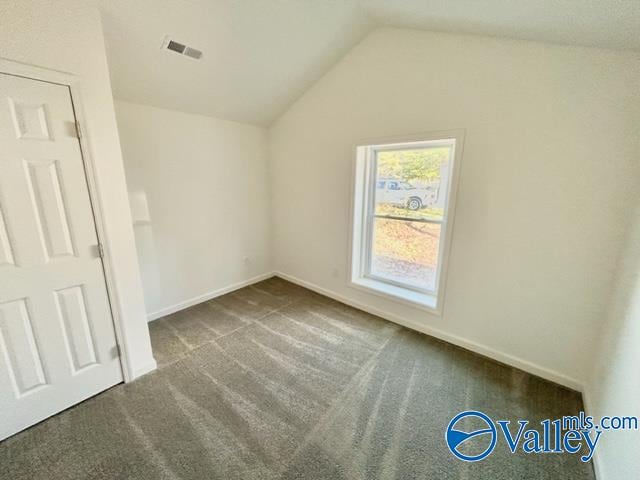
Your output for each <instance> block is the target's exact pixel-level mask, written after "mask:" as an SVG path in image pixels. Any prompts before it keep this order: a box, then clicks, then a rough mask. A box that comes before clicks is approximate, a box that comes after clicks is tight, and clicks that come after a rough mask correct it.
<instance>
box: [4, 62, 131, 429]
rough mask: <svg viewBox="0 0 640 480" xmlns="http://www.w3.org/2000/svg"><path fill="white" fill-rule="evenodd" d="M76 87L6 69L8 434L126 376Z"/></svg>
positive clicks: (5, 372)
mask: <svg viewBox="0 0 640 480" xmlns="http://www.w3.org/2000/svg"><path fill="white" fill-rule="evenodd" d="M97 243H98V239H97V235H96V229H95V223H94V218H93V212H92V210H91V203H90V198H89V191H88V188H87V181H86V177H85V171H84V164H83V160H82V154H81V150H80V144H79V141H78V138H77V136H76V133H75V116H74V113H73V105H72V102H71V95H70V92H69V88H68V87H66V86H63V85H58V84H52V83H47V82H42V81H37V80H31V79H26V78H21V77H15V76H11V75H6V74H1V73H0V439H3V438H5V437H7V436H9V435H12V434H14V433H16V432H18V431H20V430H22V429H24V428H26V427H28V426H29V425H32V424H34V423H37V422H39V421H40V420H42V419H44V418H46V417H48V416H50V415H53V414H55V413H57V412H59V411H61V410H63V409H65V408H67V407H69V406H71V405H74V404H75V403H77V402H79V401H82V400H84V399H86V398H87V397H89V396H92V395H94V394H96V393H98V392H100V391H102V390H104V389H106V388H109V387H110V386H112V385H115V384H116V383H119V382H121V381H122V371H121V367H120V361H119V358H118V354H117V348H116V338H115V333H114V327H113V322H112V318H111V311H110V307H109V302H108V296H107V290H106V285H105V280H104V271H103V265H102V259H101V258H100V257H99V256H97V255H96V253H97V251H98V249H97V248H96V245H97Z"/></svg>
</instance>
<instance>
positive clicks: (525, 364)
mask: <svg viewBox="0 0 640 480" xmlns="http://www.w3.org/2000/svg"><path fill="white" fill-rule="evenodd" d="M274 275H275V276H277V277H280V278H282V279H284V280H288V281H290V282H292V283H295V284H298V285H300V286H302V287H305V288H308V289H309V290H313V291H315V292H317V293H320V294H322V295H325V296H327V297H330V298H333V299H334V300H337V301H339V302H342V303H345V304H347V305H350V306H352V307H354V308H357V309H359V310H363V311H365V312H368V313H371V314H372V315H377V316H378V317H382V318H384V319H386V320H389V321H391V322H394V323H397V324H399V325H402V326H404V327H407V328H410V329H412V330H416V331H418V332H421V333H425V334H427V335H430V336H432V337H435V338H438V339H440V340H444V341H445V342H448V343H452V344H453V345H457V346H459V347H462V348H464V349H466V350H470V351H472V352H475V353H478V354H480V355H483V356H485V357H489V358H492V359H494V360H496V361H498V362H500V363H504V364H506V365H510V366H512V367H515V368H518V369H520V370H523V371H525V372H527V373H531V374H532V375H536V376H538V377H541V378H544V379H545V380H549V381H551V382H554V383H557V384H559V385H562V386H565V387H567V388H570V389H572V390H576V391H578V392H582V391H583V384H582V382H580V381H578V380H576V379H574V378H571V377H569V376H567V375H564V374H562V373H560V372H556V371H554V370H550V369H548V368H545V367H541V366H540V365H536V364H534V363H531V362H529V361H527V360H523V359H521V358H518V357H515V356H513V355H509V354H507V353H503V352H500V351H498V350H494V349H493V348H490V347H487V346H485V345H481V344H479V343H476V342H473V341H471V340H467V339H465V338H462V337H459V336H457V335H452V334H450V333H447V332H444V331H442V330H438V329H436V328H433V327H430V326H428V325H423V324H422V323H418V322H415V321H413V320H408V319H406V318H402V317H400V316H398V315H396V314H394V313H390V312H386V311H383V310H379V309H377V308H373V307H369V306H368V305H365V304H363V303H360V302H358V301H355V300H351V299H350V298H347V297H345V296H344V295H341V294H339V293H336V292H334V291H332V290H328V289H326V288H324V287H320V286H318V285H315V284H314V283H311V282H307V281H306V280H302V279H300V278H297V277H294V276H293V275H289V274H287V273H284V272H279V271H276V272H274Z"/></svg>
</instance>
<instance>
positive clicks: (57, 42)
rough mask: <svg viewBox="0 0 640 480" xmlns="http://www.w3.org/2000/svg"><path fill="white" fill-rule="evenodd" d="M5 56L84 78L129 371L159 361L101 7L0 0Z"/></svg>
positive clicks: (70, 0) (72, 1)
mask: <svg viewBox="0 0 640 480" xmlns="http://www.w3.org/2000/svg"><path fill="white" fill-rule="evenodd" d="M0 57H1V58H4V59H8V60H13V61H18V62H23V63H28V64H32V65H36V66H39V67H44V68H48V69H54V70H60V71H63V72H68V73H72V74H74V75H76V76H78V77H80V79H81V94H82V99H83V105H84V111H85V116H86V121H87V125H86V127H87V131H86V132H85V134H86V136H87V137H88V140H89V145H90V150H91V152H90V153H91V156H92V158H93V160H94V163H95V167H96V180H97V184H98V189H99V197H100V199H101V204H102V211H103V216H104V220H105V227H106V232H107V239H106V240H107V248H108V253H109V256H110V258H111V259H112V265H113V271H114V278H115V294H116V295H115V298H114V299H113V300H114V303H115V306H116V308H117V309H118V314H119V316H120V317H121V318H122V327H123V330H124V331H125V333H126V335H125V339H126V341H125V343H124V345H122V347H123V348H124V349H125V351H126V353H127V359H128V362H127V364H126V365H125V368H126V369H127V370H128V372H127V373H128V374H129V376H130V377H135V376H138V375H141V374H143V373H145V372H147V371H149V370H152V369H153V368H155V362H154V360H153V357H152V352H151V344H150V342H149V331H148V328H147V324H146V322H145V307H144V301H143V296H142V288H141V284H140V276H139V273H138V266H137V258H136V251H135V243H134V238H133V230H132V228H131V219H130V217H129V208H128V199H127V190H126V183H125V177H124V169H123V166H122V156H121V153H120V145H119V141H118V132H117V128H116V121H115V114H114V108H113V99H112V94H111V85H110V82H109V71H108V67H107V61H106V56H105V47H104V41H103V36H102V28H101V25H100V17H99V13H98V10H97V9H96V8H95V6H94V4H93V3H92V2H86V1H82V0H55V1H46V0H20V1H9V0H1V1H0Z"/></svg>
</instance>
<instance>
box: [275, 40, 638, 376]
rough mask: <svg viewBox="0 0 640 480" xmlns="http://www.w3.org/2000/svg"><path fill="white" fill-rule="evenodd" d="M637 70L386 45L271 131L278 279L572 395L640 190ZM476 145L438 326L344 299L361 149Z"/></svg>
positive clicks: (394, 309)
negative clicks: (440, 142)
mask: <svg viewBox="0 0 640 480" xmlns="http://www.w3.org/2000/svg"><path fill="white" fill-rule="evenodd" d="M639 66H640V62H639V59H638V55H637V54H634V53H622V52H611V51H605V50H596V49H585V48H575V47H563V46H553V45H546V44H538V43H528V42H520V41H510V40H503V39H495V38H488V37H474V36H457V35H447V34H438V33H428V32H421V31H412V30H397V29H381V30H377V31H375V32H374V33H373V34H371V35H370V36H369V37H367V38H366V39H365V40H364V41H363V42H362V43H361V44H359V45H358V46H357V47H356V48H355V49H354V50H352V51H351V52H350V53H349V54H348V55H347V56H346V57H345V58H344V59H343V60H342V61H341V62H339V63H338V64H337V65H336V66H335V67H334V68H333V69H332V70H331V71H330V72H329V73H328V74H327V75H325V76H324V77H323V78H322V79H321V80H320V81H319V82H318V83H317V84H316V85H315V86H314V87H313V88H311V89H310V90H309V91H308V92H307V93H306V94H305V95H304V96H303V97H302V98H300V99H299V100H298V101H297V102H296V103H295V104H294V105H293V106H292V107H291V108H290V109H289V110H288V111H287V112H286V113H285V114H284V115H283V116H282V117H281V118H280V119H279V120H278V121H277V122H276V123H275V124H274V125H273V126H272V128H271V130H270V150H271V167H270V172H271V181H272V191H273V198H272V202H273V218H274V226H273V237H272V241H273V244H274V263H275V265H274V266H275V269H276V270H279V271H281V272H284V273H285V274H288V275H290V276H293V277H296V278H298V279H300V280H303V281H306V282H308V283H310V284H312V285H315V286H318V287H321V288H323V289H324V290H325V291H327V292H330V293H332V294H334V295H338V296H340V297H341V298H343V299H346V300H348V301H350V302H352V303H356V304H361V305H366V306H368V307H369V308H370V309H374V310H375V311H378V312H380V313H382V314H383V315H384V316H386V317H388V318H393V319H396V320H397V321H401V322H404V323H405V324H409V325H411V326H413V327H414V328H417V329H420V330H423V331H426V332H429V333H432V334H434V335H437V336H440V337H442V338H445V339H447V340H449V341H452V342H454V343H458V344H461V345H464V346H466V347H468V348H471V349H474V350H476V351H479V352H481V353H484V354H486V355H489V356H492V357H494V358H497V359H499V360H502V361H505V362H507V363H511V364H513V365H516V366H520V367H522V368H524V369H526V370H529V371H531V372H533V373H537V374H539V375H542V376H545V377H547V378H550V379H553V380H555V381H558V382H560V383H564V384H566V385H568V386H571V387H574V388H580V387H581V386H582V385H583V383H584V381H585V379H586V378H587V374H588V371H589V366H590V363H591V362H590V355H591V351H592V348H593V346H594V343H595V336H596V332H597V327H598V326H599V325H600V323H601V320H602V318H603V317H604V315H605V310H606V306H607V301H608V299H609V295H610V284H611V282H612V279H613V272H614V267H615V260H616V259H617V256H618V253H619V249H620V245H621V242H622V237H623V230H624V225H625V222H626V217H625V216H626V214H627V212H628V211H629V209H630V203H631V200H630V193H631V192H632V190H633V189H635V188H637V180H638V178H639V176H640V175H639V174H640V171H639V167H640V164H639V163H638V161H637V159H638V153H640V145H639V138H638V134H637V133H638V129H639V128H640V101H639V98H638V85H639V84H640V68H639ZM459 128H463V129H466V139H465V145H464V155H463V159H462V163H461V183H460V190H459V194H458V204H457V216H456V219H455V227H454V233H453V244H452V250H451V260H450V264H449V275H448V281H447V291H446V298H445V303H444V314H443V316H442V317H437V316H433V315H430V314H428V313H425V312H424V311H421V310H417V309H414V308H411V307H408V306H404V305H401V304H398V303H396V302H393V301H390V300H387V299H383V298H380V297H377V296H374V295H370V294H367V293H364V292H360V291H356V290H354V289H352V288H350V287H349V286H348V250H349V232H350V191H351V184H352V165H353V161H354V151H353V145H354V144H355V143H356V142H358V141H362V140H365V139H376V138H380V137H382V138H384V137H389V136H402V135H407V134H414V133H419V132H429V131H439V130H450V129H459Z"/></svg>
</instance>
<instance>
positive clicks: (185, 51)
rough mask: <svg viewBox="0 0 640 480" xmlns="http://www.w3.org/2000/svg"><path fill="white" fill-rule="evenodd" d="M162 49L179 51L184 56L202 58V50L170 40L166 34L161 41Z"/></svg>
mask: <svg viewBox="0 0 640 480" xmlns="http://www.w3.org/2000/svg"><path fill="white" fill-rule="evenodd" d="M162 49H163V50H171V51H172V52H176V53H179V54H180V55H184V56H186V57H191V58H195V59H196V60H199V59H200V58H202V52H201V51H200V50H198V49H196V48H191V47H189V46H187V45H184V44H182V43H180V42H176V41H175V40H171V38H169V37H168V36H166V37H164V42H162Z"/></svg>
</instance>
